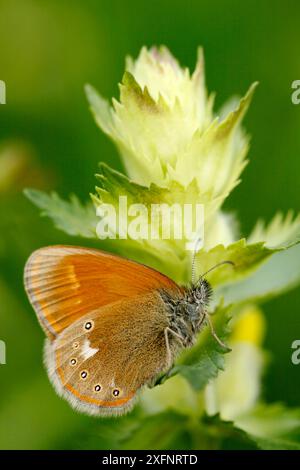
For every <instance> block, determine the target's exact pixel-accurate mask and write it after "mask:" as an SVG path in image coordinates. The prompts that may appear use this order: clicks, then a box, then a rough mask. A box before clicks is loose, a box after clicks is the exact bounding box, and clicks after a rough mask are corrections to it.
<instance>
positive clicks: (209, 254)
mask: <svg viewBox="0 0 300 470" xmlns="http://www.w3.org/2000/svg"><path fill="white" fill-rule="evenodd" d="M276 251H277V249H270V248H267V247H266V246H264V243H263V242H259V243H254V244H249V245H248V244H247V242H246V240H245V239H241V240H238V241H236V242H234V243H232V244H231V245H229V246H226V247H225V246H224V245H217V246H215V247H214V248H212V249H211V250H209V251H205V250H201V251H199V252H198V254H197V257H196V262H197V274H198V276H200V275H202V274H203V273H205V272H206V271H208V270H209V269H211V268H212V267H214V266H215V265H217V264H218V263H222V262H223V261H231V262H232V263H234V266H230V265H229V266H228V265H224V266H220V267H218V269H215V270H214V271H212V272H211V273H209V274H208V275H207V278H208V280H209V281H210V282H211V283H212V285H213V286H214V287H215V286H218V285H220V284H224V283H226V282H235V281H237V280H238V279H241V278H243V277H246V276H248V275H249V274H250V273H251V272H252V271H254V270H256V269H257V268H258V267H259V265H260V264H262V263H263V262H264V261H266V260H267V259H268V258H269V257H270V256H271V255H273V254H274V253H275V252H276Z"/></svg>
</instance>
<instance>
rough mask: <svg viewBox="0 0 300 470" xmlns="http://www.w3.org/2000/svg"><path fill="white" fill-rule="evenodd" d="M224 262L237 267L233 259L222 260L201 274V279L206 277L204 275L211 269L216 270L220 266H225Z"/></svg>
mask: <svg viewBox="0 0 300 470" xmlns="http://www.w3.org/2000/svg"><path fill="white" fill-rule="evenodd" d="M224 264H230V265H231V266H233V267H235V264H234V262H233V261H230V260H225V261H220V263H217V264H215V265H214V266H212V267H211V268H209V269H208V270H207V271H205V273H203V274H201V276H200V277H199V281H201V280H202V279H203V278H204V276H206V275H207V274H208V273H210V272H211V271H214V270H215V269H217V268H219V267H220V266H223V265H224ZM199 281H198V282H199Z"/></svg>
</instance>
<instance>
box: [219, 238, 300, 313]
mask: <svg viewBox="0 0 300 470" xmlns="http://www.w3.org/2000/svg"><path fill="white" fill-rule="evenodd" d="M299 283H300V245H299V244H297V245H295V246H293V247H291V248H288V249H286V250H284V251H281V252H279V253H275V254H274V255H273V256H272V257H271V258H270V259H269V260H268V261H267V262H266V263H265V264H264V265H262V266H261V267H259V269H258V270H257V271H255V272H254V273H252V274H251V275H250V276H249V277H247V278H246V279H243V280H241V281H239V282H236V283H232V284H228V285H224V286H220V287H218V288H217V289H216V291H215V294H216V298H223V299H224V301H225V303H226V304H232V303H246V302H250V301H251V302H261V301H265V300H268V299H270V298H272V297H275V296H277V295H280V294H282V293H284V292H286V291H288V290H290V289H292V288H293V287H296V286H297V285H298V284H299Z"/></svg>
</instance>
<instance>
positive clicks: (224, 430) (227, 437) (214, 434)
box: [201, 414, 257, 450]
mask: <svg viewBox="0 0 300 470" xmlns="http://www.w3.org/2000/svg"><path fill="white" fill-rule="evenodd" d="M201 422H202V425H203V426H204V429H205V433H206V435H207V440H208V442H214V448H216V449H218V450H246V449H252V450H253V449H257V444H256V442H255V441H254V440H253V439H252V436H249V435H248V434H247V433H246V432H245V431H243V430H242V429H240V428H238V427H237V426H236V425H235V423H234V422H233V421H224V420H222V419H221V417H220V415H219V414H216V415H214V416H206V415H205V416H203V418H202V420H201Z"/></svg>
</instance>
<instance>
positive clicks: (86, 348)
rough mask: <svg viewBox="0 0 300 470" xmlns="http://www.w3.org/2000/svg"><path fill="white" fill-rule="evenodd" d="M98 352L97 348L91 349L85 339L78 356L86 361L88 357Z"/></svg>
mask: <svg viewBox="0 0 300 470" xmlns="http://www.w3.org/2000/svg"><path fill="white" fill-rule="evenodd" d="M98 351H99V349H98V348H91V345H90V342H89V340H88V339H86V340H85V341H84V343H83V345H82V348H81V351H80V355H81V356H82V357H83V359H84V360H85V361H86V360H87V359H89V358H90V357H93V356H94V355H95V354H96V353H97V352H98Z"/></svg>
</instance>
